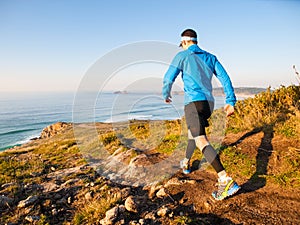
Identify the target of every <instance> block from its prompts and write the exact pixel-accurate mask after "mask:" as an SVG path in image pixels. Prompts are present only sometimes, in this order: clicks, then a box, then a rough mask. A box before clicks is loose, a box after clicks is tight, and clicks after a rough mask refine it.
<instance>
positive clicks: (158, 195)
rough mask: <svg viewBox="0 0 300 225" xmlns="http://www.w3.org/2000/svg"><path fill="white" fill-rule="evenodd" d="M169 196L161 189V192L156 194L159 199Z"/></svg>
mask: <svg viewBox="0 0 300 225" xmlns="http://www.w3.org/2000/svg"><path fill="white" fill-rule="evenodd" d="M166 196H167V193H166V190H165V188H161V189H159V191H158V192H157V193H156V197H158V198H164V197H166Z"/></svg>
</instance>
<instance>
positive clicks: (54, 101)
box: [0, 92, 224, 151]
mask: <svg viewBox="0 0 300 225" xmlns="http://www.w3.org/2000/svg"><path fill="white" fill-rule="evenodd" d="M95 96H97V97H96V98H95ZM74 99H75V103H76V104H77V105H78V100H76V99H77V98H75V94H74V93H0V151H3V150H5V149H7V148H10V147H13V146H16V145H20V144H23V143H26V142H28V141H29V140H30V139H32V138H35V137H39V136H40V133H41V132H42V130H43V128H45V127H46V126H48V125H50V124H53V123H56V122H59V121H62V122H107V123H108V122H119V121H127V120H131V119H137V120H145V119H146V120H174V119H178V118H181V117H182V116H183V95H175V96H173V102H172V104H165V103H164V102H163V100H162V98H161V95H160V94H152V93H126V94H125V93H117V94H116V93H108V92H107V93H101V94H98V95H97V94H96V95H95V94H88V93H87V94H86V95H83V97H82V96H81V99H80V100H81V102H83V104H82V105H80V104H79V107H76V110H74V109H73V105H74ZM85 100H86V101H85ZM215 100H216V101H215V109H216V108H220V107H222V106H223V105H224V97H216V99H215ZM91 101H92V102H93V111H92V114H91V113H90V112H88V113H85V111H86V108H85V107H86V105H85V103H84V102H91ZM79 111H80V112H79ZM89 111H90V110H89ZM78 115H79V116H78Z"/></svg>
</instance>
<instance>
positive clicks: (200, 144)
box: [194, 135, 209, 151]
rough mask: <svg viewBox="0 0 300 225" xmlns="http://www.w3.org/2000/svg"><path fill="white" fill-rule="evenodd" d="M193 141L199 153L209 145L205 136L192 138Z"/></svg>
mask: <svg viewBox="0 0 300 225" xmlns="http://www.w3.org/2000/svg"><path fill="white" fill-rule="evenodd" d="M194 140H195V142H196V146H197V148H199V149H200V150H201V151H203V149H204V148H205V147H206V146H208V145H209V142H208V140H207V137H206V135H201V136H198V137H194Z"/></svg>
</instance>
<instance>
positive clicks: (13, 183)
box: [1, 182, 17, 189]
mask: <svg viewBox="0 0 300 225" xmlns="http://www.w3.org/2000/svg"><path fill="white" fill-rule="evenodd" d="M14 185H17V183H16V182H10V183H6V184H2V186H1V188H3V189H5V188H8V187H12V186H14Z"/></svg>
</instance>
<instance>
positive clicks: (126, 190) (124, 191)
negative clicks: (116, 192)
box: [121, 187, 131, 199]
mask: <svg viewBox="0 0 300 225" xmlns="http://www.w3.org/2000/svg"><path fill="white" fill-rule="evenodd" d="M130 192H131V188H130V187H126V188H123V189H122V190H121V197H122V198H123V199H125V198H127V197H128V196H129V195H130Z"/></svg>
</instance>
